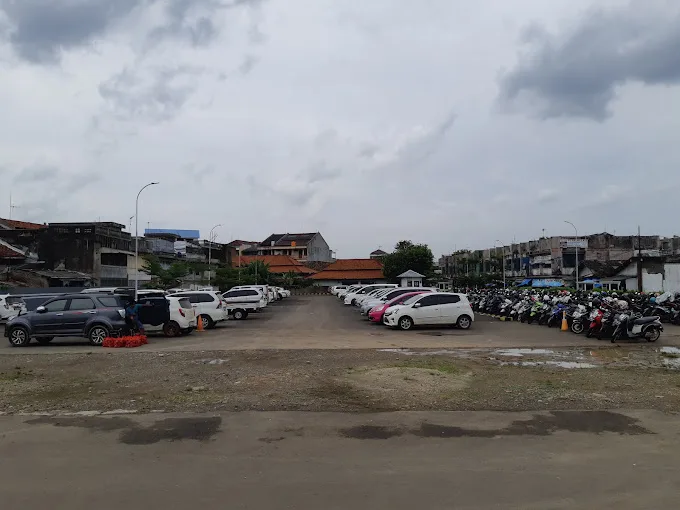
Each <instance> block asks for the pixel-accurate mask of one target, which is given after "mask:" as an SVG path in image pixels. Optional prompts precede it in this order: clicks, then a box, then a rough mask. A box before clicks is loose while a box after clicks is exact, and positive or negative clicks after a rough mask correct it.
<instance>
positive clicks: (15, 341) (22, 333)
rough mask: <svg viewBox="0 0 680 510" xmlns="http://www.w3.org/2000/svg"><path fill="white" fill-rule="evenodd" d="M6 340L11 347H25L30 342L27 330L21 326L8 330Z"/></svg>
mask: <svg viewBox="0 0 680 510" xmlns="http://www.w3.org/2000/svg"><path fill="white" fill-rule="evenodd" d="M7 338H9V343H10V344H12V347H26V346H27V345H28V344H29V343H30V341H31V336H30V335H29V334H28V330H27V329H26V328H24V327H23V326H17V327H15V328H12V329H10V330H9V333H8V335H7Z"/></svg>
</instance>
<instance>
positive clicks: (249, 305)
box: [222, 289, 267, 320]
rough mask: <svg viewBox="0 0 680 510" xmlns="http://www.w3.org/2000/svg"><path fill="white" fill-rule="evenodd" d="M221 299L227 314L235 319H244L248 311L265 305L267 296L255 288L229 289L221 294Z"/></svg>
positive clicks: (256, 309) (255, 310)
mask: <svg viewBox="0 0 680 510" xmlns="http://www.w3.org/2000/svg"><path fill="white" fill-rule="evenodd" d="M222 299H223V300H224V302H225V303H226V304H227V311H228V313H229V315H231V316H232V317H233V318H234V319H236V320H242V319H245V318H247V317H248V313H250V312H257V311H258V310H260V309H261V308H264V307H265V306H267V298H266V297H264V296H263V295H262V293H261V292H260V291H259V290H257V289H231V290H229V291H227V292H225V293H224V294H222Z"/></svg>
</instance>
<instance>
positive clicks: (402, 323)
mask: <svg viewBox="0 0 680 510" xmlns="http://www.w3.org/2000/svg"><path fill="white" fill-rule="evenodd" d="M412 327H413V319H411V317H402V318H401V319H399V329H401V330H402V331H408V330H409V329H411V328H412Z"/></svg>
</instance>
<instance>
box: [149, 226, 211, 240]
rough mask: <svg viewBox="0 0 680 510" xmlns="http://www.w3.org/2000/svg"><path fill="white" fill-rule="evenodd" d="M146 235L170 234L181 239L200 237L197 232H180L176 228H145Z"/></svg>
mask: <svg viewBox="0 0 680 510" xmlns="http://www.w3.org/2000/svg"><path fill="white" fill-rule="evenodd" d="M148 234H151V235H154V234H156V235H158V234H170V235H175V236H178V237H181V238H183V239H199V238H200V237H201V234H200V232H199V231H198V230H181V229H177V228H147V229H145V230H144V235H148Z"/></svg>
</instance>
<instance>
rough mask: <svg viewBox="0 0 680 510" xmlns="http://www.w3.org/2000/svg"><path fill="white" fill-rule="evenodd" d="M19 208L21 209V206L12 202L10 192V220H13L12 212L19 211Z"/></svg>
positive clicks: (10, 193)
mask: <svg viewBox="0 0 680 510" xmlns="http://www.w3.org/2000/svg"><path fill="white" fill-rule="evenodd" d="M19 208H20V206H18V205H14V203H13V202H12V192H11V191H10V192H9V219H10V220H11V219H12V212H13V211H14V209H19Z"/></svg>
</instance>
